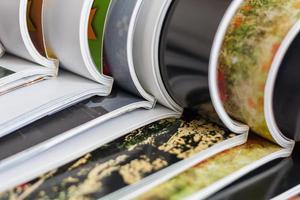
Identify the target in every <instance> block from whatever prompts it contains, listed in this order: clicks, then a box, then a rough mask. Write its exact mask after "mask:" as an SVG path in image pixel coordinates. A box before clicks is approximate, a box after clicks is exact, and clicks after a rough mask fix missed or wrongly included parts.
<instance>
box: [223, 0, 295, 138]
mask: <svg viewBox="0 0 300 200" xmlns="http://www.w3.org/2000/svg"><path fill="white" fill-rule="evenodd" d="M299 16H300V1H299V0H268V1H263V2H262V1H259V0H255V1H253V0H246V1H243V3H242V4H241V5H240V7H239V9H238V11H237V13H236V14H235V16H234V17H233V19H232V20H231V23H230V25H229V27H228V30H227V32H226V35H225V38H224V41H223V46H222V48H221V52H220V53H219V64H218V79H219V80H218V84H219V91H220V94H221V100H222V102H223V104H224V106H225V109H226V111H227V112H228V113H229V114H230V115H231V116H232V117H234V118H235V119H237V120H239V121H242V122H244V123H246V124H247V125H249V126H250V128H251V129H252V130H253V131H254V132H255V133H257V134H259V135H260V136H262V137H264V138H266V139H268V140H270V141H275V140H274V136H273V135H272V134H271V133H270V130H269V128H268V126H267V122H266V118H265V114H266V113H265V112H264V108H265V105H264V103H265V87H266V83H267V78H268V75H269V73H270V69H271V66H272V64H273V62H274V57H275V55H276V54H277V53H278V49H279V48H280V46H281V45H282V43H283V41H284V39H285V38H286V36H287V34H288V33H289V31H290V30H291V29H292V27H293V26H294V25H295V24H296V23H297V22H298V21H299ZM273 134H275V133H273Z"/></svg>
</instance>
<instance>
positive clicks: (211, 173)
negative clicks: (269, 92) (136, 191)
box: [137, 136, 281, 200]
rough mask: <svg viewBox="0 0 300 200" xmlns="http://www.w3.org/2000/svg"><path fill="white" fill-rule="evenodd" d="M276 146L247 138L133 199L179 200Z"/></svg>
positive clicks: (254, 160) (265, 155) (197, 191)
mask: <svg viewBox="0 0 300 200" xmlns="http://www.w3.org/2000/svg"><path fill="white" fill-rule="evenodd" d="M280 150H281V148H280V147H278V146H277V145H275V144H273V143H271V142H269V141H267V140H265V139H262V138H260V137H256V136H251V137H250V138H249V139H248V142H247V143H246V144H244V145H241V146H238V147H235V148H232V149H229V150H227V151H224V152H223V153H220V154H218V155H216V156H214V157H212V158H210V159H207V160H206V161H204V162H201V163H199V164H198V165H196V166H194V167H192V168H190V169H188V170H186V171H185V172H183V173H181V174H179V175H177V176H175V177H174V178H172V179H170V180H169V181H167V182H165V183H163V184H161V185H158V186H156V187H155V188H153V189H152V190H150V191H148V192H147V193H145V194H143V195H141V196H140V197H138V198H137V199H143V200H146V199H172V200H173V199H174V200H175V199H183V198H188V197H191V196H192V195H195V196H194V197H196V199H199V198H203V193H202V194H200V193H199V192H201V191H202V192H203V190H205V189H207V188H208V187H209V186H212V185H213V184H216V183H217V182H218V181H221V180H222V179H223V178H226V177H228V176H230V175H232V174H234V173H236V172H237V171H239V170H241V169H243V168H244V167H246V166H247V165H250V164H252V163H254V162H256V161H258V160H260V159H263V158H264V157H267V156H270V155H271V154H273V153H276V152H278V151H280ZM197 193H199V196H198V195H197Z"/></svg>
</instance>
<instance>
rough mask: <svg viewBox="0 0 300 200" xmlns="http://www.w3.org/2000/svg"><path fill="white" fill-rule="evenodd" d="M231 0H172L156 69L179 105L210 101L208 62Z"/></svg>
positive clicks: (189, 105) (187, 105)
mask: <svg viewBox="0 0 300 200" xmlns="http://www.w3.org/2000/svg"><path fill="white" fill-rule="evenodd" d="M230 3H231V0H224V1H219V0H201V1H199V0H184V1H174V2H173V4H172V6H171V8H170V11H169V13H168V15H167V18H166V20H165V24H164V28H163V30H162V35H161V43H160V70H161V74H162V78H163V82H164V84H165V87H166V88H167V91H168V93H169V94H170V96H171V97H172V98H173V99H174V100H175V101H176V102H177V103H178V104H179V105H180V106H182V107H193V106H197V105H199V104H201V103H204V102H205V103H206V102H208V101H210V98H209V90H208V63H209V57H210V51H211V47H212V44H213V40H214V36H215V33H216V31H217V29H218V26H219V23H220V21H221V19H222V17H223V15H224V13H225V11H226V10H227V8H228V6H229V5H230Z"/></svg>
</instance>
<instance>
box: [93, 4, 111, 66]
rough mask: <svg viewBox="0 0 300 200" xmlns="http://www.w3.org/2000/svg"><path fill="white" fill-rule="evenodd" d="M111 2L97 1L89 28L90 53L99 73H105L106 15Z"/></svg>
mask: <svg viewBox="0 0 300 200" xmlns="http://www.w3.org/2000/svg"><path fill="white" fill-rule="evenodd" d="M109 5H110V0H95V1H94V4H93V8H92V9H91V13H90V17H89V27H88V39H89V48H90V53H91V56H92V58H93V61H94V63H95V65H96V66H97V68H98V69H99V71H101V72H103V64H102V63H103V40H104V30H105V21H106V14H107V11H108V9H109Z"/></svg>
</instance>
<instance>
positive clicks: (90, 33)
mask: <svg viewBox="0 0 300 200" xmlns="http://www.w3.org/2000/svg"><path fill="white" fill-rule="evenodd" d="M96 12H97V8H93V9H92V10H91V13H90V17H89V26H88V38H89V40H97V36H96V34H95V31H94V28H93V21H94V17H95V15H96Z"/></svg>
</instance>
